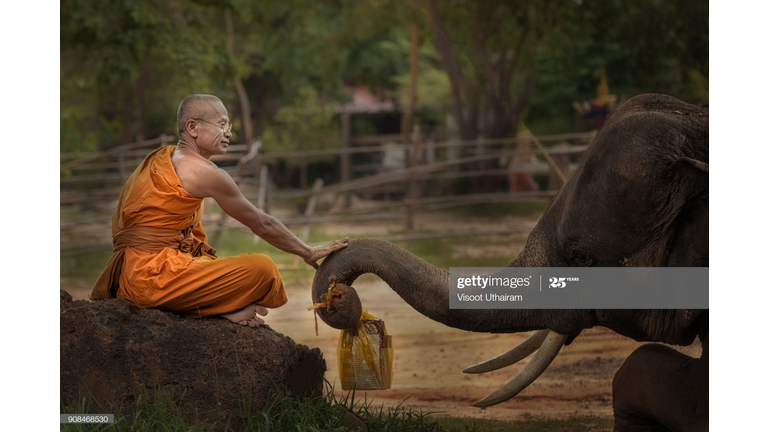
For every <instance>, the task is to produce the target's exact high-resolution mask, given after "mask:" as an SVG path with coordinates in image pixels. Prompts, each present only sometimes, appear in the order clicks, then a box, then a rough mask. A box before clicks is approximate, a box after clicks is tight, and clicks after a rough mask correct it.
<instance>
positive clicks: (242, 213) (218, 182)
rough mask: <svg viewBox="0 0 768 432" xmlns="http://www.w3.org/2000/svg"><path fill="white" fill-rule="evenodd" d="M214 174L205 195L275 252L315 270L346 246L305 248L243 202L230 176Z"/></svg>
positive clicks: (338, 243) (344, 241)
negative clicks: (297, 260)
mask: <svg viewBox="0 0 768 432" xmlns="http://www.w3.org/2000/svg"><path fill="white" fill-rule="evenodd" d="M216 170H217V173H216V175H211V176H209V178H211V180H212V181H211V182H210V183H209V184H208V185H207V187H205V189H207V190H206V191H205V192H206V193H205V195H206V196H210V197H212V198H213V199H215V200H216V202H217V203H218V204H219V206H220V207H221V209H222V210H224V212H226V213H227V214H228V215H230V216H232V217H233V218H234V219H236V220H237V221H238V222H240V223H242V224H243V225H245V226H247V227H248V228H250V230H251V231H252V232H253V233H254V234H255V235H257V236H259V237H261V238H262V239H264V241H266V242H267V243H269V244H271V245H272V246H274V247H276V248H277V249H280V250H281V251H283V252H288V253H291V254H294V255H298V256H300V257H301V258H303V259H304V261H305V262H306V263H307V264H309V265H311V266H312V267H314V268H317V261H318V260H319V259H321V258H324V257H326V256H327V255H329V254H330V253H331V252H333V251H336V250H339V249H342V248H345V247H346V246H347V243H348V242H349V238H345V239H341V240H335V241H332V242H330V243H327V244H324V245H321V246H317V247H312V246H309V245H307V244H306V243H304V242H303V241H301V240H300V239H299V238H298V237H296V236H295V235H294V234H293V233H292V232H291V231H290V230H289V229H288V228H286V226H285V225H283V223H282V222H280V221H279V220H278V219H276V218H274V217H273V216H270V215H268V214H266V213H264V212H263V211H261V210H259V209H258V208H256V206H254V205H253V204H251V202H250V201H248V200H247V199H245V197H244V196H243V194H242V193H241V192H240V189H238V187H237V184H235V182H234V180H232V177H230V176H229V174H227V173H226V172H224V171H223V170H220V169H218V168H216Z"/></svg>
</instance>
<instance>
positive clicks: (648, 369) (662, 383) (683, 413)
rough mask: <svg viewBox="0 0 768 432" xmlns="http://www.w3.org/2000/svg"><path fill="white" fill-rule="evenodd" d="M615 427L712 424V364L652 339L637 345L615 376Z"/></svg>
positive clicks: (658, 429) (630, 430)
mask: <svg viewBox="0 0 768 432" xmlns="http://www.w3.org/2000/svg"><path fill="white" fill-rule="evenodd" d="M613 416H614V419H615V425H614V431H617V432H618V431H621V432H641V431H642V432H651V431H653V432H662V431H664V432H666V431H675V432H677V431H706V430H708V429H709V367H708V362H707V360H706V358H703V359H695V358H692V357H689V356H687V355H685V354H681V353H680V352H678V351H675V350H674V349H672V348H670V347H668V346H664V345H659V344H649V345H643V346H642V347H640V348H638V349H637V350H635V351H634V352H633V353H632V354H631V355H630V356H629V357H628V358H627V360H626V361H625V362H624V364H623V365H622V366H621V368H620V369H619V370H618V372H616V376H615V377H614V379H613Z"/></svg>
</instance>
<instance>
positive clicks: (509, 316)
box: [312, 239, 548, 333]
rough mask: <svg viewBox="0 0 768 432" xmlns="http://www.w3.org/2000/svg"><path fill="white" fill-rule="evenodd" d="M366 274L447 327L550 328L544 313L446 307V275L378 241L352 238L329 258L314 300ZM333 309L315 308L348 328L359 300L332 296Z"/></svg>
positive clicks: (499, 330)
mask: <svg viewBox="0 0 768 432" xmlns="http://www.w3.org/2000/svg"><path fill="white" fill-rule="evenodd" d="M364 273H374V274H376V275H377V276H379V277H380V278H381V279H382V280H384V282H386V283H387V284H388V285H389V286H390V287H391V288H392V289H393V290H394V291H395V292H397V294H398V295H400V297H402V298H403V300H405V301H406V303H408V304H409V305H410V306H411V307H413V308H414V309H416V310H417V311H418V312H420V313H421V314H423V315H425V316H427V317H429V318H431V319H433V320H435V321H437V322H440V323H442V324H445V325H447V326H450V327H455V328H459V329H462V330H469V331H474V332H489V333H511V332H521V331H528V330H539V329H544V328H548V323H547V321H548V319H547V317H546V316H545V314H542V313H541V312H545V311H530V310H507V309H486V310H477V309H474V310H470V309H450V308H449V289H448V287H449V285H448V282H449V279H448V273H447V272H445V271H443V270H441V269H439V268H437V267H435V266H433V265H431V264H428V263H427V262H425V261H424V260H422V259H420V258H418V257H417V256H415V255H413V254H412V253H410V252H408V251H406V250H405V249H402V248H400V247H398V246H395V245H393V244H391V243H388V242H385V241H382V240H376V239H357V240H351V241H350V242H349V245H348V246H347V247H346V248H344V249H341V250H339V251H337V252H334V253H333V254H331V255H330V256H328V257H327V258H326V259H325V261H324V262H323V264H322V265H321V266H320V268H319V269H318V271H317V273H316V274H315V279H314V282H313V285H312V300H313V302H315V303H320V302H321V301H322V300H321V298H320V296H321V295H322V294H323V293H325V292H327V290H328V288H329V287H331V286H333V285H334V284H336V283H341V284H344V285H348V286H351V284H352V283H353V282H354V281H355V279H357V277H358V276H360V275H362V274H364ZM332 306H333V307H332V309H333V310H328V309H325V308H319V309H318V310H317V311H318V314H319V315H320V318H321V319H322V320H323V321H324V322H325V323H326V324H328V325H329V326H331V327H334V328H338V329H344V328H349V327H352V326H353V325H354V324H355V323H356V322H357V320H358V319H359V317H360V314H359V311H358V310H359V308H360V307H359V299H358V298H357V294H356V292H355V291H354V289H353V288H348V289H346V290H345V292H344V293H343V294H342V295H341V297H340V298H334V299H333V301H332ZM350 311H352V312H350ZM536 312H538V313H536Z"/></svg>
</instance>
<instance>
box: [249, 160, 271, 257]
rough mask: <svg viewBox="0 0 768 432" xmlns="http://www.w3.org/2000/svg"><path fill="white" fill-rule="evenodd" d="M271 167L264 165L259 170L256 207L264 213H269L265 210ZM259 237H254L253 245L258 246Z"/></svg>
mask: <svg viewBox="0 0 768 432" xmlns="http://www.w3.org/2000/svg"><path fill="white" fill-rule="evenodd" d="M268 174H269V165H266V164H264V165H262V166H261V168H260V169H259V197H258V199H257V201H256V207H257V208H258V209H259V210H261V211H263V212H264V213H269V212H268V211H267V209H266V208H265V204H266V201H267V183H268V182H269V177H268ZM259 240H261V238H259V236H257V235H255V234H254V235H253V244H258V243H259Z"/></svg>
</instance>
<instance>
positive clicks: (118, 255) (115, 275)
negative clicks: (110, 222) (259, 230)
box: [88, 226, 216, 300]
mask: <svg viewBox="0 0 768 432" xmlns="http://www.w3.org/2000/svg"><path fill="white" fill-rule="evenodd" d="M192 228H193V227H189V228H186V229H184V230H182V231H177V230H172V229H166V228H155V227H147V226H134V227H127V228H122V229H120V230H119V231H118V232H117V234H116V235H115V237H114V238H113V239H112V244H113V245H114V248H113V249H112V257H111V258H110V259H109V262H108V263H107V268H106V269H104V272H103V273H102V274H101V276H100V277H99V280H98V281H96V285H94V287H93V291H92V292H91V295H90V296H88V298H90V299H91V300H104V299H108V298H115V297H117V290H118V288H119V281H120V274H121V273H122V270H123V260H124V258H125V248H127V247H132V248H136V249H138V250H140V251H144V252H150V253H158V252H160V251H162V250H163V249H164V248H169V249H177V250H180V251H182V252H184V253H189V254H191V255H192V256H193V257H200V256H208V257H211V258H216V249H214V248H212V247H211V246H209V245H208V244H206V243H204V242H201V241H200V240H198V239H197V238H195V236H194V235H193V234H192Z"/></svg>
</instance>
